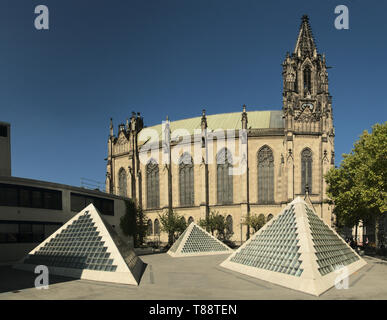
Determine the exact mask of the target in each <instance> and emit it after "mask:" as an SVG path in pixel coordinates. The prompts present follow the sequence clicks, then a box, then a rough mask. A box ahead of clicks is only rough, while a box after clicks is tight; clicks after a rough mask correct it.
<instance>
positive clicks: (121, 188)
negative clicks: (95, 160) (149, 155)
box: [118, 168, 127, 197]
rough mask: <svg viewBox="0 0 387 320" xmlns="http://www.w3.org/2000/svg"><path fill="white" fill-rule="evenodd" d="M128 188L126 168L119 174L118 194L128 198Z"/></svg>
mask: <svg viewBox="0 0 387 320" xmlns="http://www.w3.org/2000/svg"><path fill="white" fill-rule="evenodd" d="M126 186H127V177H126V171H125V169H124V168H121V169H120V171H119V173H118V194H119V195H120V196H122V197H126V196H127V191H126Z"/></svg>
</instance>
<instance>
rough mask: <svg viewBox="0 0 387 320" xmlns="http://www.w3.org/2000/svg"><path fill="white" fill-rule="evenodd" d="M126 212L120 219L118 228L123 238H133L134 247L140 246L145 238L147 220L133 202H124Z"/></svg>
mask: <svg viewBox="0 0 387 320" xmlns="http://www.w3.org/2000/svg"><path fill="white" fill-rule="evenodd" d="M125 205H126V211H125V215H123V216H122V217H121V219H120V228H121V230H122V233H123V234H124V235H125V236H131V237H133V242H134V246H135V247H138V246H140V245H141V244H142V243H143V241H144V238H145V235H146V230H147V219H146V216H145V214H144V212H143V210H142V208H141V207H140V206H138V205H137V204H136V203H135V202H134V201H133V200H131V199H129V200H125Z"/></svg>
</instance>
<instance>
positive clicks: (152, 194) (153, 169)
mask: <svg viewBox="0 0 387 320" xmlns="http://www.w3.org/2000/svg"><path fill="white" fill-rule="evenodd" d="M146 199H147V202H146V205H147V208H158V207H159V206H160V188H159V166H158V164H157V162H156V161H155V160H153V159H151V160H150V161H149V163H148V164H147V166H146Z"/></svg>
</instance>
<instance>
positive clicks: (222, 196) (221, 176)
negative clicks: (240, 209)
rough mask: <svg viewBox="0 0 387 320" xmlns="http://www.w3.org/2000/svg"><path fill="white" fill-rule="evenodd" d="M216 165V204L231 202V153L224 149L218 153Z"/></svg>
mask: <svg viewBox="0 0 387 320" xmlns="http://www.w3.org/2000/svg"><path fill="white" fill-rule="evenodd" d="M216 163H217V199H218V204H229V203H232V202H233V175H232V172H230V171H231V170H232V156H231V152H230V151H229V150H227V149H226V148H223V149H222V150H220V151H219V153H218V155H217V157H216Z"/></svg>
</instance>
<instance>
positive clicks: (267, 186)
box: [258, 146, 274, 204]
mask: <svg viewBox="0 0 387 320" xmlns="http://www.w3.org/2000/svg"><path fill="white" fill-rule="evenodd" d="M258 202H259V203H262V204H267V203H273V202H274V156H273V151H272V150H271V149H270V148H269V147H268V146H263V147H262V148H261V149H260V150H259V151H258Z"/></svg>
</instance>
